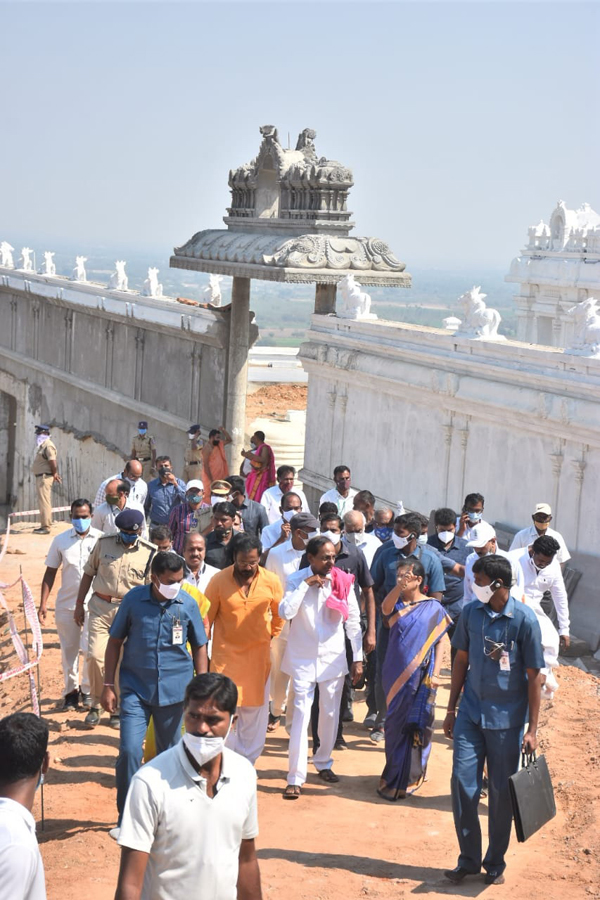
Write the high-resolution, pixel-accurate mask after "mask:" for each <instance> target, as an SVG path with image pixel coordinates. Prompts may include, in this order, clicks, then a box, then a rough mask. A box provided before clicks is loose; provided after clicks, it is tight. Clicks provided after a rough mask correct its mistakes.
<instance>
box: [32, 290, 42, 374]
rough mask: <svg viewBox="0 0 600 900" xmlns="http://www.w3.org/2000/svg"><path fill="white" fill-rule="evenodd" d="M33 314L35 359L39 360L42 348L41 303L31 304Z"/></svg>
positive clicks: (37, 301) (35, 301)
mask: <svg viewBox="0 0 600 900" xmlns="http://www.w3.org/2000/svg"><path fill="white" fill-rule="evenodd" d="M31 310H32V313H33V358H34V359H37V358H38V355H39V347H40V313H41V309H40V301H39V300H34V301H33V303H32V304H31Z"/></svg>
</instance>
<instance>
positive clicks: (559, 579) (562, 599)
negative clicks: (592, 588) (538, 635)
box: [508, 548, 569, 635]
mask: <svg viewBox="0 0 600 900" xmlns="http://www.w3.org/2000/svg"><path fill="white" fill-rule="evenodd" d="M508 557H509V559H510V561H511V563H516V564H517V565H518V566H519V567H520V569H521V571H522V573H523V594H524V595H525V603H526V604H527V606H530V607H531V608H532V609H533V611H534V612H535V613H537V614H538V615H539V614H540V613H543V610H542V597H543V595H544V591H550V593H551V594H552V599H553V601H554V605H555V607H556V615H557V616H558V633H559V634H560V635H563V634H567V635H568V634H569V600H568V597H567V591H566V588H565V582H564V579H563V575H562V571H561V568H560V563H559V561H558V559H557V558H556V556H555V557H554V559H553V560H552V562H551V563H550V565H548V566H546V568H545V569H540V570H539V572H538V570H537V569H536V567H535V565H534V563H533V559H532V558H531V556H530V555H529V550H528V549H527V548H526V549H525V550H511V551H510V553H509V554H508ZM523 594H522V595H521V596H523Z"/></svg>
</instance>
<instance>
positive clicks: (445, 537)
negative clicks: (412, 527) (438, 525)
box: [438, 531, 454, 544]
mask: <svg viewBox="0 0 600 900" xmlns="http://www.w3.org/2000/svg"><path fill="white" fill-rule="evenodd" d="M438 537H439V539H440V541H441V542H442V544H449V543H450V541H451V540H452V539H453V538H454V532H453V531H438Z"/></svg>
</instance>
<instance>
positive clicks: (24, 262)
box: [21, 247, 33, 272]
mask: <svg viewBox="0 0 600 900" xmlns="http://www.w3.org/2000/svg"><path fill="white" fill-rule="evenodd" d="M32 253H33V250H32V249H31V247H23V249H22V250H21V268H22V270H23V271H24V272H33V260H32V259H31V254H32Z"/></svg>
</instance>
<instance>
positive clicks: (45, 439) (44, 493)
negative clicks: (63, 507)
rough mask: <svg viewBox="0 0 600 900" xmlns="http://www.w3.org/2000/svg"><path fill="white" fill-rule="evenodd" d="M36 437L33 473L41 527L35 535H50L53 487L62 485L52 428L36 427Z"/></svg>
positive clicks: (34, 530) (45, 426)
mask: <svg viewBox="0 0 600 900" xmlns="http://www.w3.org/2000/svg"><path fill="white" fill-rule="evenodd" d="M35 435H36V440H37V450H36V453H35V457H34V460H33V466H32V467H31V471H32V472H33V474H34V475H35V490H36V493H37V500H38V507H39V510H40V523H41V524H40V527H39V528H34V529H33V533H34V534H50V527H51V525H52V485H53V484H54V482H56V483H57V484H62V478H61V477H60V475H59V474H58V462H57V453H56V447H55V446H54V444H53V443H52V441H51V440H50V426H49V425H36V426H35Z"/></svg>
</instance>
